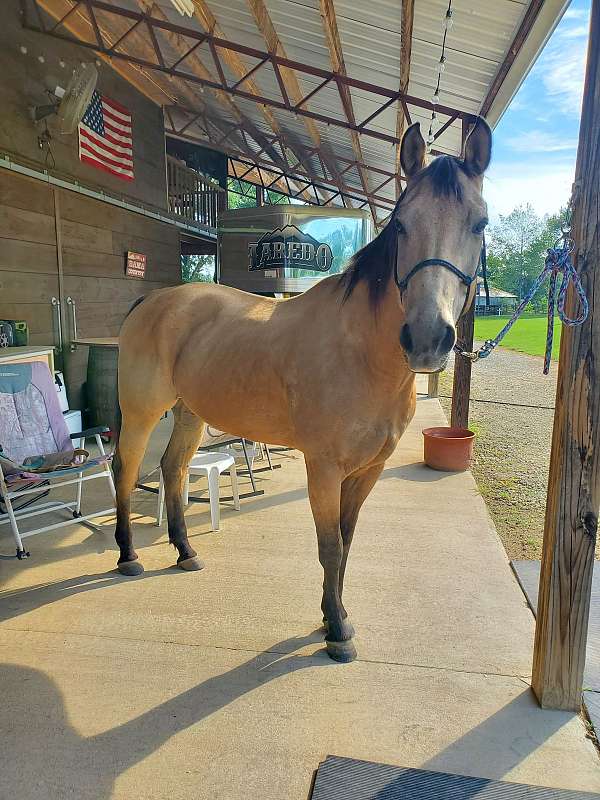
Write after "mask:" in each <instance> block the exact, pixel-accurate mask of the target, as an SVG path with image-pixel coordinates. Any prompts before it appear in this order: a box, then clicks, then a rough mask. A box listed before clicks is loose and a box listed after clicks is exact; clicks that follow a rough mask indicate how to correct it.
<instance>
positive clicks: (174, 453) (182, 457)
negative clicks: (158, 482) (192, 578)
mask: <svg viewBox="0 0 600 800" xmlns="http://www.w3.org/2000/svg"><path fill="white" fill-rule="evenodd" d="M173 415H174V417H175V425H174V427H173V432H172V434H171V439H170V440H169V445H168V447H167V449H166V450H165V452H164V455H163V457H162V459H161V462H160V466H161V469H162V474H163V480H164V483H165V503H166V506H167V519H168V522H169V541H170V542H171V544H173V545H174V546H175V547H176V548H177V550H178V552H179V556H178V558H177V564H178V566H179V567H181V569H187V570H195V569H202V567H203V566H204V564H203V563H202V561H201V560H200V559H199V558H198V556H197V555H196V552H195V551H194V550H193V549H192V547H191V545H190V543H189V541H188V536H187V528H186V525H185V517H184V514H183V501H182V497H181V495H182V492H183V484H184V481H185V478H186V476H187V470H188V465H189V463H190V459H191V458H192V456H193V455H194V453H195V452H196V450H197V448H198V445H199V443H200V439H201V438H202V431H203V428H204V421H203V420H202V419H200V417H197V416H196V415H195V414H192V412H191V411H190V410H189V409H188V408H187V407H186V406H185V405H184V404H183V403H182V401H181V400H179V402H178V403H177V405H176V406H175V408H174V409H173Z"/></svg>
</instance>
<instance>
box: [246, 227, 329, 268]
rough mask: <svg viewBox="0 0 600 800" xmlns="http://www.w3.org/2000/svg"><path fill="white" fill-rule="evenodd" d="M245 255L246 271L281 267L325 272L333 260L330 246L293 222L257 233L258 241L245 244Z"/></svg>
mask: <svg viewBox="0 0 600 800" xmlns="http://www.w3.org/2000/svg"><path fill="white" fill-rule="evenodd" d="M248 258H249V260H250V264H249V266H248V269H249V270H250V272H253V271H255V270H259V269H276V268H281V267H296V268H298V269H309V270H314V271H315V272H327V271H328V270H329V269H330V268H331V265H332V263H333V253H332V252H331V247H330V246H329V245H328V244H323V243H321V242H318V241H317V240H316V239H315V238H314V236H310V234H308V233H303V232H302V231H301V230H300V229H299V228H297V227H296V226H295V225H286V226H285V227H284V228H276V229H275V230H274V231H271V232H270V233H265V235H264V236H261V238H260V239H259V240H258V242H255V243H252V244H249V245H248Z"/></svg>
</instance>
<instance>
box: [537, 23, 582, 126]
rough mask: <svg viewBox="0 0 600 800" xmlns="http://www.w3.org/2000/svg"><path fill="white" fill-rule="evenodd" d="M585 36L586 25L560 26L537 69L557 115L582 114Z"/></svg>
mask: <svg viewBox="0 0 600 800" xmlns="http://www.w3.org/2000/svg"><path fill="white" fill-rule="evenodd" d="M574 10H575V9H574ZM583 16H587V12H583ZM565 17H566V15H565ZM566 18H567V19H568V17H566ZM579 18H580V17H579V16H578V17H577V19H579ZM587 34H588V28H587V26H585V25H579V24H575V25H561V27H559V28H558V29H557V31H556V33H555V34H554V36H553V37H552V40H551V41H550V43H549V44H548V46H547V48H546V50H545V51H544V53H543V54H542V56H541V58H540V60H539V62H538V65H537V67H536V73H537V75H538V77H539V78H540V79H541V80H542V81H543V83H544V86H545V88H546V91H547V92H548V95H549V96H550V98H551V100H554V101H555V102H556V110H557V112H558V113H565V112H567V113H570V114H576V115H579V113H580V111H581V98H582V95H583V80H584V74H585V61H586V55H587Z"/></svg>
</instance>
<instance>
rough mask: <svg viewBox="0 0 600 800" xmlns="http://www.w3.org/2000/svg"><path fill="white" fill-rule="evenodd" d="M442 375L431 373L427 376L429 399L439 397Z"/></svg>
mask: <svg viewBox="0 0 600 800" xmlns="http://www.w3.org/2000/svg"><path fill="white" fill-rule="evenodd" d="M439 394H440V373H439V372H430V373H429V375H428V376H427V397H439Z"/></svg>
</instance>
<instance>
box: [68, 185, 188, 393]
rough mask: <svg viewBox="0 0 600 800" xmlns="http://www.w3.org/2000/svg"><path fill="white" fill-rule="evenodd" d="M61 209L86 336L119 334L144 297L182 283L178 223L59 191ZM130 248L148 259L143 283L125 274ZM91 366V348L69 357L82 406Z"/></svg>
mask: <svg viewBox="0 0 600 800" xmlns="http://www.w3.org/2000/svg"><path fill="white" fill-rule="evenodd" d="M59 211H60V217H61V226H60V230H61V234H62V236H61V239H62V260H63V265H62V271H63V286H64V295H65V297H68V296H70V297H72V298H73V299H74V300H75V303H76V307H77V327H78V334H79V337H80V338H88V337H93V338H96V337H107V336H116V335H117V334H118V332H119V329H120V327H121V323H122V322H123V320H124V318H125V316H126V315H127V312H128V311H129V309H130V308H131V306H132V304H133V302H134V301H135V300H136V299H137V298H138V297H142V296H143V295H146V294H148V293H149V292H151V291H152V290H153V289H160V288H162V287H164V286H169V285H173V284H176V283H179V282H180V280H181V262H180V255H179V254H180V245H179V230H178V228H176V227H175V226H174V225H168V224H165V223H161V222H156V221H154V220H151V219H148V218H147V217H143V216H141V215H140V214H135V213H133V212H130V211H123V210H122V209H120V208H117V207H115V206H110V205H107V204H106V203H102V202H98V201H96V200H92V199H90V198H86V197H82V196H81V195H77V194H75V193H73V192H68V191H64V190H61V191H60V192H59ZM127 250H135V251H136V252H140V253H144V254H145V255H146V257H147V263H146V277H145V278H144V279H143V280H140V279H136V278H127V277H126V276H125V253H126V252H127ZM67 310H68V309H66V307H65V306H64V305H63V311H65V312H66V311H67ZM67 325H69V320H67ZM67 330H68V331H69V330H70V328H69V327H68V328H67ZM86 363H87V348H85V347H82V348H79V349H78V350H77V351H76V352H74V353H67V354H66V363H65V367H66V373H67V374H66V378H67V386H68V388H69V389H70V393H71V394H70V396H71V398H72V399H75V398H77V401H78V402H79V403H81V398H80V397H79V396H78V394H77V393H78V392H79V389H80V386H81V382H82V381H83V378H84V375H85V366H86ZM72 404H73V403H72Z"/></svg>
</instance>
